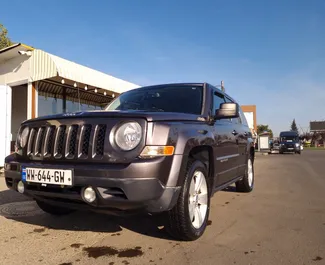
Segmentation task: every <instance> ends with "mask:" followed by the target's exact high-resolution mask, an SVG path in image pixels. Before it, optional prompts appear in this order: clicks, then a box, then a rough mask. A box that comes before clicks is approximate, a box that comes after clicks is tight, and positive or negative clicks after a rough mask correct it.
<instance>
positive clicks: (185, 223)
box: [165, 160, 210, 241]
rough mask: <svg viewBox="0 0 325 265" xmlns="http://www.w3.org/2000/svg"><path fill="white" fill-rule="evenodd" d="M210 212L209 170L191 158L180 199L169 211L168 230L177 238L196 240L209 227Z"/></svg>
mask: <svg viewBox="0 0 325 265" xmlns="http://www.w3.org/2000/svg"><path fill="white" fill-rule="evenodd" d="M209 213H210V183H209V179H208V170H207V168H206V167H205V166H204V164H203V163H202V162H201V161H199V160H190V161H189V163H188V166H187V169H186V173H185V180H184V184H183V185H182V188H181V192H180V195H179V198H178V201H177V203H176V205H175V206H174V208H173V209H171V210H170V211H168V212H167V220H166V221H167V222H166V226H165V227H166V230H167V232H168V233H169V234H170V235H171V236H172V237H174V238H175V239H177V240H184V241H193V240H196V239H198V238H199V237H201V236H202V235H203V233H204V231H205V229H206V227H207V222H208V218H209Z"/></svg>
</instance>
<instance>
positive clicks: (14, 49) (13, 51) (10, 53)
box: [0, 43, 34, 63]
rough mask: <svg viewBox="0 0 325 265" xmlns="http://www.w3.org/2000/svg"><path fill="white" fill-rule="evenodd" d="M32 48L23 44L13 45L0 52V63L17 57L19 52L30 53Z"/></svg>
mask: <svg viewBox="0 0 325 265" xmlns="http://www.w3.org/2000/svg"><path fill="white" fill-rule="evenodd" d="M32 50H34V48H33V47H31V46H28V45H25V44H23V43H15V44H13V45H11V46H9V47H6V48H3V49H1V50H0V63H1V62H5V61H7V60H10V59H12V58H14V57H17V56H18V55H19V53H18V52H19V51H25V52H27V51H32Z"/></svg>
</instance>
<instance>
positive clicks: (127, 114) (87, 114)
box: [24, 110, 206, 123]
mask: <svg viewBox="0 0 325 265" xmlns="http://www.w3.org/2000/svg"><path fill="white" fill-rule="evenodd" d="M92 117H93V118H119V117H121V118H143V119H146V120H147V121H149V122H150V121H197V122H204V121H206V118H205V117H203V116H200V115H194V114H187V113H176V112H147V111H134V110H132V111H105V110H97V111H80V112H73V113H64V114H56V115H49V116H42V117H39V118H35V119H32V120H28V121H25V122H32V121H42V120H62V119H71V118H73V119H78V118H81V119H82V118H92ZM25 122H24V123H25Z"/></svg>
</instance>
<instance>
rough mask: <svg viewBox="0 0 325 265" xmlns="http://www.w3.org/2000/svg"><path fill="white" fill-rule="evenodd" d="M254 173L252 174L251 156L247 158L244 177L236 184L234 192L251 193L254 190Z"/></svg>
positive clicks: (252, 162) (252, 163)
mask: <svg viewBox="0 0 325 265" xmlns="http://www.w3.org/2000/svg"><path fill="white" fill-rule="evenodd" d="M254 182H255V173H254V160H253V159H252V157H251V156H249V157H248V160H247V165H246V170H245V175H244V177H243V178H242V179H241V180H239V181H237V182H236V191H238V192H251V191H252V190H253V189H254Z"/></svg>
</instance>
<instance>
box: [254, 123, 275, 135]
mask: <svg viewBox="0 0 325 265" xmlns="http://www.w3.org/2000/svg"><path fill="white" fill-rule="evenodd" d="M264 132H268V133H269V134H270V138H273V132H272V130H271V129H270V128H269V125H267V124H260V125H257V134H258V135H259V134H261V133H264Z"/></svg>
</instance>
